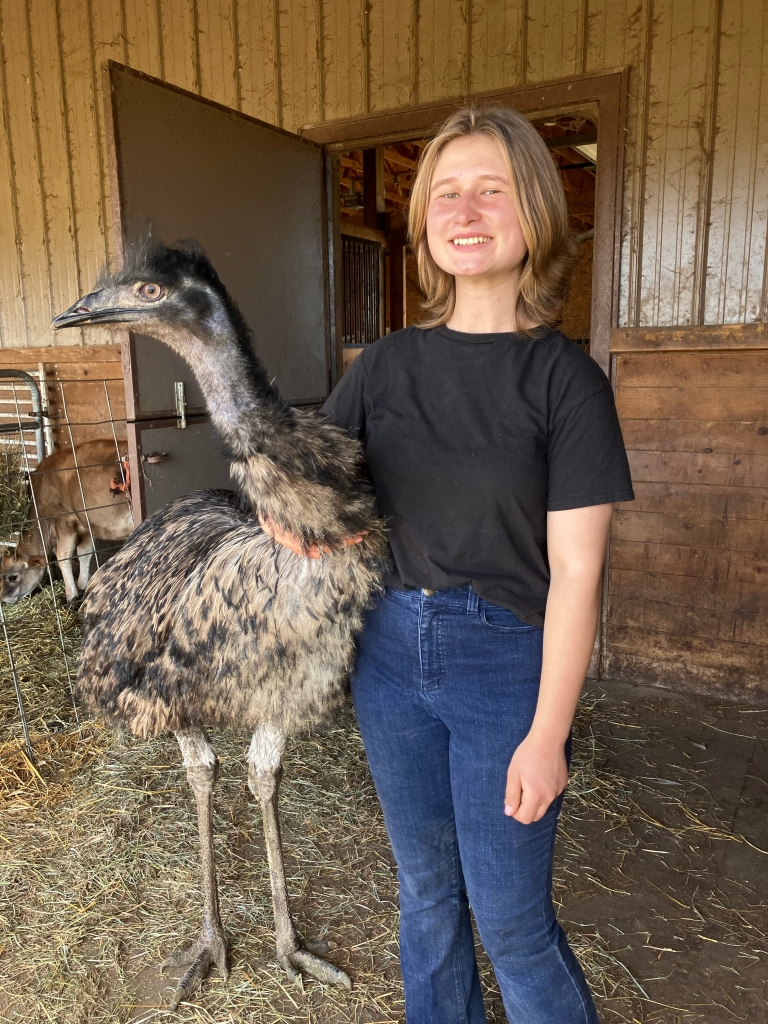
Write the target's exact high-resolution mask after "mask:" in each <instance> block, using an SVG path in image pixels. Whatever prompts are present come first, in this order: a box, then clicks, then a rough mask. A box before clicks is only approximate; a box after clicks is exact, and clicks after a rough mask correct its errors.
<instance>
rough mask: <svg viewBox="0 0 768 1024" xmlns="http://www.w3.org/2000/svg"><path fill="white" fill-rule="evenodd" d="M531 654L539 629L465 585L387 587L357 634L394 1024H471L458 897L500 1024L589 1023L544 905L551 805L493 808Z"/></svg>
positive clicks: (532, 691)
mask: <svg viewBox="0 0 768 1024" xmlns="http://www.w3.org/2000/svg"><path fill="white" fill-rule="evenodd" d="M541 650H542V630H541V629H539V628H538V627H536V626H529V625H527V624H526V623H525V622H523V621H522V620H520V619H518V618H517V617H516V616H515V615H514V614H513V613H512V612H509V611H507V610H506V609H504V608H500V607H498V606H497V605H493V604H490V603H489V602H487V601H484V600H483V599H482V598H479V597H478V596H477V594H476V593H475V592H474V591H473V590H472V588H471V587H457V588H454V589H451V590H443V591H438V592H437V593H435V594H434V595H431V596H430V595H426V594H424V592H423V591H420V590H409V591H400V590H391V589H390V590H387V591H386V593H385V595H384V596H383V597H381V598H379V600H378V601H377V603H376V605H375V607H374V608H373V609H372V610H371V611H370V612H369V614H368V618H367V621H366V625H365V629H364V630H363V633H362V636H361V637H360V639H359V640H358V653H357V665H356V669H355V674H354V677H353V680H352V696H353V698H354V702H355V709H356V711H357V717H358V720H359V723H360V729H361V732H362V735H363V741H364V743H365V750H366V753H367V755H368V760H369V762H370V766H371V772H372V774H373V779H374V782H375V784H376V790H377V792H378V795H379V799H380V800H381V805H382V807H383V809H384V818H385V820H386V824H387V831H388V832H389V838H390V841H391V843H392V848H393V850H394V854H395V858H396V860H397V866H398V878H399V881H400V962H401V967H402V972H403V980H404V983H405V1006H406V1020H407V1022H408V1024H484V1022H485V1019H486V1018H485V1011H484V1009H483V1000H482V996H481V993H480V982H479V978H478V973H477V964H476V962H475V951H474V945H473V940H472V925H471V920H470V913H469V907H470V904H471V906H472V911H473V913H474V915H475V920H476V922H477V927H478V930H479V933H480V938H481V940H482V942H483V945H484V947H485V950H486V952H487V953H488V956H489V957H490V959H491V962H492V963H493V967H494V970H495V972H496V979H497V981H498V984H499V987H500V989H501V993H502V996H503V999H504V1007H505V1009H506V1012H507V1016H508V1018H509V1021H510V1024H599V1022H598V1018H597V1012H596V1010H595V1006H594V1003H593V1001H592V996H591V995H590V992H589V988H588V987H587V983H586V981H585V979H584V975H583V973H582V971H581V968H580V967H579V965H578V963H577V961H576V958H575V957H574V955H573V953H572V952H571V949H570V947H569V946H568V942H567V940H566V938H565V935H564V933H563V930H562V929H561V928H560V926H559V924H558V923H557V921H556V919H555V913H554V908H553V906H552V858H553V851H554V844H555V830H556V827H557V818H558V814H559V812H560V803H561V800H557V801H556V802H555V803H554V804H553V805H552V806H551V807H550V809H549V810H548V811H547V813H546V814H545V816H544V817H543V818H542V819H541V821H538V822H535V823H533V824H531V825H521V824H520V823H519V822H517V821H515V820H514V818H508V817H507V816H506V815H505V814H504V792H505V789H506V777H507V768H508V766H509V762H510V759H511V757H512V754H513V753H514V750H515V748H516V747H517V745H518V744H519V743H520V741H521V740H522V739H523V738H524V737H525V736H526V734H527V733H528V730H529V729H530V726H531V722H532V721H533V715H534V712H535V709H536V699H537V695H538V690H539V676H540V672H541ZM568 753H570V751H568Z"/></svg>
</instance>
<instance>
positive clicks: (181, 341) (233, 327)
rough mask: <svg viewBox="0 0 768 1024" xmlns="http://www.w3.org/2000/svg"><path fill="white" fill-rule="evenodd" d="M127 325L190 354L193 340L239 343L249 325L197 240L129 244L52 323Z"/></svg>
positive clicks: (69, 324) (66, 325) (193, 343)
mask: <svg viewBox="0 0 768 1024" xmlns="http://www.w3.org/2000/svg"><path fill="white" fill-rule="evenodd" d="M91 324H94V325H96V324H98V325H106V326H108V327H113V328H120V327H128V326H130V327H131V328H133V330H135V331H138V332H140V333H141V334H146V335H149V336H150V337H153V338H157V339H158V340H159V341H163V342H165V343H166V344H167V345H169V346H170V347H171V348H173V349H175V350H176V351H177V352H179V354H180V355H182V356H186V357H189V356H190V355H191V354H192V353H191V352H190V349H194V348H195V347H196V344H200V343H203V344H204V345H206V346H211V345H213V346H214V347H215V346H216V343H217V341H219V342H221V341H223V340H224V339H225V338H226V339H228V340H231V339H232V336H233V334H234V335H235V336H236V337H238V338H239V339H240V340H241V342H242V341H245V339H246V338H247V337H248V335H249V331H248V327H247V325H246V324H245V321H244V320H243V318H242V315H241V314H240V311H239V310H238V309H237V307H236V306H235V304H234V302H233V301H232V299H231V298H230V296H229V294H228V292H227V290H226V288H225V287H224V285H223V284H222V283H221V281H220V280H219V276H218V274H217V273H216V271H215V270H214V269H213V267H212V266H211V262H210V260H209V259H208V257H207V256H206V254H205V252H204V251H203V249H202V248H201V247H200V246H199V245H197V243H196V242H188V241H181V242H175V243H174V244H173V245H164V244H163V243H162V242H160V241H158V240H156V239H151V238H150V239H148V240H145V241H143V242H141V243H140V244H138V245H133V246H131V245H127V246H126V247H125V255H124V261H123V266H122V267H121V268H120V270H118V271H116V272H115V273H110V272H109V271H107V270H104V271H103V272H102V274H101V276H100V277H99V280H98V282H97V284H96V289H95V290H94V291H92V292H91V293H90V294H89V295H84V296H83V297H82V298H81V299H78V300H77V302H76V303H75V304H74V305H73V306H70V308H69V309H68V310H66V312H64V313H61V314H60V315H59V316H57V317H56V318H55V319H54V320H53V322H52V325H51V326H52V327H54V328H55V329H56V330H62V329H63V328H66V327H87V326H89V325H91Z"/></svg>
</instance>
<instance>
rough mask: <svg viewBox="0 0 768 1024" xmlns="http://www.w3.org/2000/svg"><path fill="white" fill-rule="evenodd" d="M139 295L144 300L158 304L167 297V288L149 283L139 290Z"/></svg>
mask: <svg viewBox="0 0 768 1024" xmlns="http://www.w3.org/2000/svg"><path fill="white" fill-rule="evenodd" d="M139 295H140V296H141V297H142V299H147V300H149V302H157V300H158V299H162V297H163V296H164V295H165V288H163V287H162V286H161V285H159V284H153V283H152V282H149V283H147V284H143V285H142V286H141V288H139Z"/></svg>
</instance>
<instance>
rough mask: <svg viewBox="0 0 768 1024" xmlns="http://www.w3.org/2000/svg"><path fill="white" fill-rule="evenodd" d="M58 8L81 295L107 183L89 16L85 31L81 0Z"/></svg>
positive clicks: (93, 260)
mask: <svg viewBox="0 0 768 1024" xmlns="http://www.w3.org/2000/svg"><path fill="white" fill-rule="evenodd" d="M58 12H59V30H60V36H61V45H60V51H61V53H62V54H63V55H64V59H63V65H64V98H65V101H66V106H67V118H66V134H67V137H66V148H67V152H68V154H69V167H70V181H69V190H70V196H71V202H72V222H73V227H74V233H75V237H74V242H75V251H76V269H77V275H78V282H77V287H76V288H75V289H74V291H75V292H78V293H79V294H82V292H83V291H84V290H85V289H87V288H88V287H90V286H91V284H92V282H93V281H94V279H95V276H96V274H97V273H98V271H99V268H100V267H101V265H102V264H103V263H104V261H105V259H106V258H107V255H108V252H109V249H108V233H109V226H108V218H107V210H108V208H107V205H106V204H107V182H106V181H105V174H104V170H105V162H106V152H105V143H104V139H103V136H102V134H101V132H100V127H99V126H100V123H101V122H100V120H99V118H100V115H101V111H100V109H99V108H100V105H101V97H100V96H99V94H98V91H97V83H98V67H97V64H96V56H95V52H94V46H93V38H92V36H91V31H90V28H91V27H92V22H91V21H90V19H89V22H88V26H87V27H86V31H83V11H82V3H81V0H59V3H58ZM57 258H59V259H60V258H61V257H60V256H57ZM75 298H77V295H72V296H71V297H70V298H69V299H68V301H67V302H66V304H65V306H64V308H66V306H68V305H69V304H70V303H71V302H73V301H74V299H75ZM100 333H101V337H99V334H100ZM78 335H79V337H78ZM108 337H109V336H108V333H107V331H106V330H104V331H103V332H94V331H89V333H88V338H89V341H90V340H91V339H95V340H96V341H97V342H98V341H101V340H102V338H104V339H107V338H108ZM76 340H78V341H79V342H80V343H82V342H83V336H82V333H81V332H75V331H73V332H72V337H70V338H65V337H63V336H62V337H59V336H57V335H54V336H51V335H50V332H49V333H48V340H47V342H46V343H47V344H49V345H51V344H56V343H57V342H58V343H59V344H73V343H74V342H75V341H76Z"/></svg>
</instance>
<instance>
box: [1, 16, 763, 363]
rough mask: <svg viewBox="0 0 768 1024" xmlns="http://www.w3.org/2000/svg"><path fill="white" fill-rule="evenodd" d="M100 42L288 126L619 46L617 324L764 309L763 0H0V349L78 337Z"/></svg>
mask: <svg viewBox="0 0 768 1024" xmlns="http://www.w3.org/2000/svg"><path fill="white" fill-rule="evenodd" d="M106 58H113V59H116V60H119V61H122V62H125V63H127V64H129V65H131V66H132V67H135V68H138V69H140V70H142V71H146V72H148V73H149V74H152V75H156V76H159V77H160V78H164V79H166V80H167V81H169V82H172V83H174V84H176V85H179V86H182V87H184V88H186V89H191V90H194V91H196V92H198V93H200V94H201V95H204V96H207V97H209V98H211V99H214V100H217V101H219V102H221V103H225V104H228V105H230V106H233V107H237V108H238V109H240V110H243V111H245V112H246V113H248V114H253V115H255V116H257V117H260V118H263V119H265V120H267V121H270V122H273V123H275V124H280V125H282V126H284V127H286V128H289V129H297V128H299V127H300V126H302V125H305V124H307V123H310V122H318V121H323V120H330V119H333V118H337V117H343V116H348V115H357V114H364V113H366V112H368V111H376V110H381V109H385V108H391V107H397V106H403V105H407V104H411V103H417V102H424V101H428V100H432V99H438V98H440V97H445V96H457V95H461V94H466V93H468V92H472V91H480V90H484V89H493V88H500V87H503V86H507V85H509V86H512V85H516V84H521V83H524V82H535V81H545V80H551V79H556V78H558V77H561V76H563V75H571V74H574V73H580V72H589V71H595V70H600V69H603V68H611V67H617V66H619V65H625V64H626V65H628V66H629V67H630V69H631V70H630V89H629V118H628V131H627V159H626V180H625V187H624V239H623V250H622V275H621V282H622V285H621V323H622V324H625V325H629V326H633V325H639V326H642V325H666V324H698V323H742V322H749V321H753V320H760V319H765V313H766V279H767V278H766V274H765V240H766V219H767V218H768V159H766V146H767V145H768V74H766V71H767V70H768V13H767V12H766V8H765V5H764V4H763V3H762V0H371V2H368V0H365V2H364V0H291V3H289V4H279V3H278V2H277V0H89V2H88V3H87V4H86V5H84V4H83V2H82V0H0V65H1V70H0V92H1V93H2V96H0V113H1V114H2V116H0V346H1V347H4V348H9V347H10V348H15V347H21V346H35V345H50V344H54V343H60V344H72V343H80V344H82V343H84V339H83V338H78V337H77V335H76V334H73V332H69V333H68V334H67V336H66V337H62V338H61V339H55V340H54V339H52V337H51V332H50V328H49V322H50V319H51V316H52V314H53V313H54V312H57V311H60V310H61V309H62V308H65V307H66V306H68V305H69V304H70V303H71V301H72V299H73V297H75V296H77V295H79V294H81V293H82V292H83V291H84V290H86V289H87V288H89V287H90V285H91V283H92V282H93V280H94V276H95V274H96V272H97V269H98V267H99V266H100V265H101V263H102V262H103V261H104V260H105V258H106V257H107V256H108V255H109V253H110V252H111V251H112V249H113V242H112V239H111V237H110V231H111V226H110V219H109V213H108V211H109V200H110V197H109V182H108V178H107V175H106V174H105V160H106V147H105V142H104V121H103V113H102V106H101V97H100V96H99V94H98V89H99V67H100V64H101V62H102V61H103V60H105V59H106ZM108 340H109V338H108V335H106V334H105V335H104V336H103V337H102V338H97V337H96V336H95V335H94V334H93V332H91V333H89V335H88V342H89V343H91V344H93V343H94V342H96V341H103V342H106V341H108Z"/></svg>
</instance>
